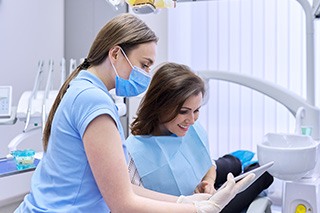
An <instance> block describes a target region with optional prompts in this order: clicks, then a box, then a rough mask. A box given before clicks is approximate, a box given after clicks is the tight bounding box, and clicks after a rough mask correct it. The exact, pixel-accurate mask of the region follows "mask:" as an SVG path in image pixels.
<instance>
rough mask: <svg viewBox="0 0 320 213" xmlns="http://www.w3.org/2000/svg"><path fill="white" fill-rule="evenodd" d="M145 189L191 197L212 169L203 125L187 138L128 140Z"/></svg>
mask: <svg viewBox="0 0 320 213" xmlns="http://www.w3.org/2000/svg"><path fill="white" fill-rule="evenodd" d="M126 146H127V150H128V152H129V153H130V155H131V157H132V158H133V160H134V163H135V165H136V168H137V170H138V173H139V175H140V178H141V180H142V183H143V186H144V187H145V188H148V189H151V190H154V191H157V192H161V193H166V194H171V195H176V196H179V195H191V194H193V191H194V189H195V188H196V186H197V185H198V184H199V183H200V181H201V179H202V178H203V176H204V175H205V174H206V173H207V171H208V170H209V169H210V167H211V166H212V161H211V158H210V155H209V147H208V141H207V136H206V132H205V131H204V129H202V127H201V126H200V124H199V123H195V124H194V125H193V126H190V128H189V130H188V132H187V134H186V135H185V136H184V137H177V136H174V135H172V136H133V135H130V136H129V137H128V139H127V140H126Z"/></svg>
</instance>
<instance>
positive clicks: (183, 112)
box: [179, 110, 188, 115]
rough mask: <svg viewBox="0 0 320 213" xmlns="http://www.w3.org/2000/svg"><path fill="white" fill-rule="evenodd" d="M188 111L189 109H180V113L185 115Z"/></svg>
mask: <svg viewBox="0 0 320 213" xmlns="http://www.w3.org/2000/svg"><path fill="white" fill-rule="evenodd" d="M187 113H188V111H187V110H180V111H179V114H181V115H185V114H187Z"/></svg>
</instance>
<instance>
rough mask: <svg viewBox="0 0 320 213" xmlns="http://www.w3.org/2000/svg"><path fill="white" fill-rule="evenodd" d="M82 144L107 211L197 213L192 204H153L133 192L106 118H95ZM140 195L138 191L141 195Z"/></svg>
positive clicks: (119, 147)
mask: <svg viewBox="0 0 320 213" xmlns="http://www.w3.org/2000/svg"><path fill="white" fill-rule="evenodd" d="M83 142H84V148H85V152H86V155H87V158H88V161H89V164H90V167H91V170H92V172H93V175H94V178H95V180H96V183H97V185H98V187H99V190H100V192H101V194H102V196H103V198H104V200H105V201H106V203H107V205H108V206H109V208H110V210H111V212H117V213H122V212H123V213H127V212H141V213H144V212H146V213H149V212H154V213H157V212H159V213H160V212H176V213H179V212H181V213H188V212H190V213H195V212H197V211H196V207H195V206H194V205H193V204H176V203H172V202H163V201H156V200H152V199H148V198H145V197H148V196H143V197H142V196H139V195H137V194H136V193H135V192H134V191H133V189H132V185H131V183H130V181H129V174H128V170H127V166H126V163H125V157H124V155H123V150H122V143H121V138H120V135H119V132H118V129H117V128H116V125H115V123H114V121H113V119H112V118H111V117H110V116H108V115H101V116H98V117H97V118H95V119H94V120H93V121H92V122H91V123H90V124H89V125H88V127H87V129H86V131H85V133H84V135H83ZM144 193H145V192H141V195H142V194H144ZM164 200H166V199H164ZM172 201H173V200H172Z"/></svg>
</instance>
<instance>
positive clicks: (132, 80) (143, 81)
mask: <svg viewBox="0 0 320 213" xmlns="http://www.w3.org/2000/svg"><path fill="white" fill-rule="evenodd" d="M121 51H122V53H123V55H124V56H125V58H126V59H127V61H128V62H129V64H130V66H131V67H132V70H131V73H130V76H129V79H124V78H121V77H120V76H119V75H118V73H117V70H116V68H115V67H114V65H113V64H111V65H112V67H113V69H114V71H115V73H116V75H117V76H116V95H117V96H124V97H132V96H137V95H139V94H141V93H143V92H144V91H146V89H147V88H148V86H149V84H150V81H151V77H150V75H149V74H148V73H147V72H145V71H144V70H143V69H141V68H139V67H136V66H132V64H131V62H130V61H129V59H128V57H127V55H126V54H125V52H124V51H123V50H122V49H121Z"/></svg>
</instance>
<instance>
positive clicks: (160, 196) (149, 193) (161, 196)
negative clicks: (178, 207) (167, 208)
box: [132, 184, 178, 203]
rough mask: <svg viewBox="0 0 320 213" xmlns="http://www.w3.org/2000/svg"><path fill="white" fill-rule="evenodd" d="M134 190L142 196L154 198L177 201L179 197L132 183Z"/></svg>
mask: <svg viewBox="0 0 320 213" xmlns="http://www.w3.org/2000/svg"><path fill="white" fill-rule="evenodd" d="M132 188H133V191H134V192H135V193H136V194H137V195H140V196H142V197H146V198H151V199H154V200H160V201H167V202H173V203H175V202H177V199H178V197H176V196H173V195H168V194H162V193H159V192H155V191H152V190H149V189H146V188H143V187H140V186H136V185H134V184H132Z"/></svg>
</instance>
